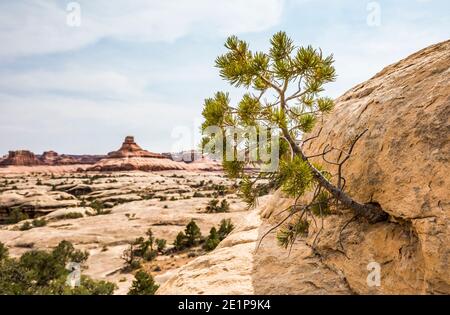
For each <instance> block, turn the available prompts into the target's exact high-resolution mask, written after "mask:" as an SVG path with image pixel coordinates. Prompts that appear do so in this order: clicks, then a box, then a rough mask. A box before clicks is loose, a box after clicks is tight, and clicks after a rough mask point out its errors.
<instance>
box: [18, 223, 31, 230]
mask: <svg viewBox="0 0 450 315" xmlns="http://www.w3.org/2000/svg"><path fill="white" fill-rule="evenodd" d="M32 228H33V226H32V225H31V223H30V222H28V221H26V222H24V223H23V224H22V225H21V226H20V227H19V230H21V231H27V230H31V229H32Z"/></svg>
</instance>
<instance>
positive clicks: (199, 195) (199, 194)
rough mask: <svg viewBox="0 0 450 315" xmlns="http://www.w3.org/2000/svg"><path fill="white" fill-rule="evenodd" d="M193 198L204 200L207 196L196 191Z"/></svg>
mask: <svg viewBox="0 0 450 315" xmlns="http://www.w3.org/2000/svg"><path fill="white" fill-rule="evenodd" d="M192 197H194V198H203V197H205V195H204V194H202V193H201V192H198V191H196V192H194V195H193V196H192Z"/></svg>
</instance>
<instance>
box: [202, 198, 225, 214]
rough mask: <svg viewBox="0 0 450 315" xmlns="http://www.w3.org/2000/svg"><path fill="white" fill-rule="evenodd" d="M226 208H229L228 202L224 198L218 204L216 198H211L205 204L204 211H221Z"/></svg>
mask: <svg viewBox="0 0 450 315" xmlns="http://www.w3.org/2000/svg"><path fill="white" fill-rule="evenodd" d="M228 210H230V204H229V203H228V201H226V200H225V199H223V200H222V201H221V202H220V205H219V200H218V199H212V200H210V201H209V202H208V205H207V206H206V213H221V212H228Z"/></svg>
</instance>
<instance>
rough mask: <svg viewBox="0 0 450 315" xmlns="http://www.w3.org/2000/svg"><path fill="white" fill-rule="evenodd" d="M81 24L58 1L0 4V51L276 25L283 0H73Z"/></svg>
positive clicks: (74, 46) (59, 48)
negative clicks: (76, 24) (68, 17)
mask: <svg viewBox="0 0 450 315" xmlns="http://www.w3.org/2000/svg"><path fill="white" fill-rule="evenodd" d="M78 2H79V3H80V6H81V26H80V27H69V26H67V24H66V15H67V12H66V8H65V7H64V6H61V5H58V3H57V1H42V0H34V1H28V2H27V3H25V2H19V1H17V2H13V3H2V4H0V12H1V13H0V42H2V43H3V45H2V48H1V49H0V56H3V57H15V56H22V55H29V54H39V53H52V52H61V51H69V50H72V49H77V48H81V47H83V46H86V45H88V44H91V43H94V42H96V41H97V40H99V39H102V38H118V39H122V40H133V41H150V42H152V41H169V42H170V41H174V40H176V39H178V38H180V37H182V36H185V35H188V34H190V33H191V32H193V31H194V30H200V31H201V33H204V34H213V35H216V34H220V35H228V34H231V33H246V32H257V31H261V30H265V29H267V28H270V27H272V26H274V25H276V24H277V23H278V22H279V20H280V18H281V14H282V9H283V3H284V0H246V1H241V0H215V1H210V0H190V1H186V0H166V1H148V0H147V1H144V0H136V1H132V2H131V1H130V2H125V1H123V2H120V1H111V0H97V1H81V0H80V1H78Z"/></svg>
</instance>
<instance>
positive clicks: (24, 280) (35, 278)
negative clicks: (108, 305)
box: [0, 241, 115, 295]
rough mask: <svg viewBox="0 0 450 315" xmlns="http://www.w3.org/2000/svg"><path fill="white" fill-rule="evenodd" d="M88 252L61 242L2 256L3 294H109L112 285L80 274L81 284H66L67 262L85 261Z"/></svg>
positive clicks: (1, 284) (1, 282)
mask: <svg viewBox="0 0 450 315" xmlns="http://www.w3.org/2000/svg"><path fill="white" fill-rule="evenodd" d="M0 248H1V246H0ZM86 259H87V253H85V252H81V251H79V250H76V249H75V248H74V247H73V245H72V244H71V243H70V242H67V241H62V242H61V243H60V244H59V245H58V246H57V247H56V248H55V249H53V251H51V252H46V251H42V250H31V251H28V252H26V253H25V254H23V255H22V256H21V257H20V258H19V259H14V258H7V256H6V255H4V258H3V259H2V260H1V262H0V292H2V294H27V295H28V294H39V295H41V294H112V293H113V291H114V289H115V285H114V284H112V283H109V282H104V281H94V280H92V279H90V278H89V277H86V276H82V277H81V281H80V286H78V287H74V288H72V287H70V286H68V285H67V284H66V279H67V276H68V275H69V272H70V271H69V270H66V269H65V267H66V264H67V263H68V262H80V263H82V262H84V261H85V260H86Z"/></svg>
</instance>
